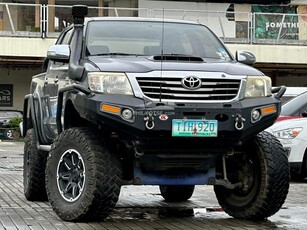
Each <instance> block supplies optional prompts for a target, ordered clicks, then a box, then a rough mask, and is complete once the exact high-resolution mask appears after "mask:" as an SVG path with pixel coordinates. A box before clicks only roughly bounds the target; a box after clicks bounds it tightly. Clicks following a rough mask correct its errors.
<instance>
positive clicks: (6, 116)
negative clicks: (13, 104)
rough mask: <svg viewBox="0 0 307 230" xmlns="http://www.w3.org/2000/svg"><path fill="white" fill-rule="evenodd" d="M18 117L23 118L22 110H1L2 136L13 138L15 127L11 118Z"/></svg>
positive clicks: (0, 132) (0, 124) (0, 129)
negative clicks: (11, 122)
mask: <svg viewBox="0 0 307 230" xmlns="http://www.w3.org/2000/svg"><path fill="white" fill-rule="evenodd" d="M15 117H18V118H20V119H22V112H21V111H18V110H0V138H4V139H13V130H14V129H13V128H12V127H11V124H10V120H11V119H13V118H15Z"/></svg>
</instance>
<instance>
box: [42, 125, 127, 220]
mask: <svg viewBox="0 0 307 230" xmlns="http://www.w3.org/2000/svg"><path fill="white" fill-rule="evenodd" d="M97 136H98V135H97V134H95V132H94V131H93V130H90V129H87V128H72V129H67V130H65V131H63V132H62V133H61V134H60V135H59V136H58V137H57V138H56V140H55V141H54V144H53V145H52V149H51V151H50V154H49V157H48V159H47V168H46V189H47V194H48V198H49V201H50V203H51V206H52V208H53V210H54V211H55V213H57V215H58V216H59V217H60V218H62V219H63V220H66V221H77V220H79V221H88V220H90V221H91V220H101V219H104V218H106V217H107V216H108V215H109V214H110V213H111V211H112V210H113V208H114V207H115V204H116V202H117V200H118V196H119V193H120V184H121V176H122V171H121V165H120V161H119V159H118V157H116V156H115V155H114V154H111V153H110V152H109V151H108V149H107V148H106V146H105V144H104V143H102V142H101V141H99V140H98V139H97Z"/></svg>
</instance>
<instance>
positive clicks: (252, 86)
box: [244, 76, 272, 98]
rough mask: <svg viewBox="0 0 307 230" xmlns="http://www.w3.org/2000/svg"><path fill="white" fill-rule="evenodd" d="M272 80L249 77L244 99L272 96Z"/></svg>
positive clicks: (264, 77)
mask: <svg viewBox="0 0 307 230" xmlns="http://www.w3.org/2000/svg"><path fill="white" fill-rule="evenodd" d="M271 86H272V82H271V78H269V77H266V76H255V77H254V76H249V77H247V79H246V88H245V94H244V97H249V98H250V97H266V96H270V95H271Z"/></svg>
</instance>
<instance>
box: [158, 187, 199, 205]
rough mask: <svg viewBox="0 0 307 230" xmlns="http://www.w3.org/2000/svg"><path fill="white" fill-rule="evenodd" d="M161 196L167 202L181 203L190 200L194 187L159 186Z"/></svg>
mask: <svg viewBox="0 0 307 230" xmlns="http://www.w3.org/2000/svg"><path fill="white" fill-rule="evenodd" d="M159 187H160V192H161V196H162V197H163V198H164V199H165V200H166V201H168V202H181V201H186V200H188V199H190V198H191V197H192V195H193V192H194V188H195V186H194V185H184V186H177V185H160V186H159Z"/></svg>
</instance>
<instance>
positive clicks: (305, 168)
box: [266, 118, 307, 178]
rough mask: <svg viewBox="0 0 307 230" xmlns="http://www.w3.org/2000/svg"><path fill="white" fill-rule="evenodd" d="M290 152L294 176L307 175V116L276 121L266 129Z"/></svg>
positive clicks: (289, 156) (302, 176)
mask: <svg viewBox="0 0 307 230" xmlns="http://www.w3.org/2000/svg"><path fill="white" fill-rule="evenodd" d="M266 131H268V132H270V133H272V134H273V135H274V136H276V137H277V138H278V139H279V140H280V141H281V143H282V145H283V146H284V148H285V149H286V150H287V152H288V159H289V162H290V168H291V173H292V174H291V175H292V178H304V177H306V176H307V118H298V119H289V120H284V121H280V122H276V123H275V124H274V125H272V126H271V127H269V128H268V129H266Z"/></svg>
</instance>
